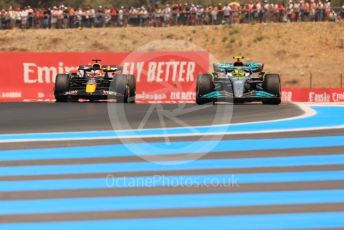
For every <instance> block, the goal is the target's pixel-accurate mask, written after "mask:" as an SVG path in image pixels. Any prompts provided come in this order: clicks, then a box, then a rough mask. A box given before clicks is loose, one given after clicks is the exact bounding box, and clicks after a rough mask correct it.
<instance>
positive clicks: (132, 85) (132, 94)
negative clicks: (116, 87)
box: [128, 75, 136, 103]
mask: <svg viewBox="0 0 344 230" xmlns="http://www.w3.org/2000/svg"><path fill="white" fill-rule="evenodd" d="M128 87H129V98H128V102H129V103H135V101H136V79H135V76H134V75H128Z"/></svg>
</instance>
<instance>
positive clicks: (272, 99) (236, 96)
mask: <svg viewBox="0 0 344 230" xmlns="http://www.w3.org/2000/svg"><path fill="white" fill-rule="evenodd" d="M233 58H234V59H235V60H236V61H235V62H233V63H219V64H214V72H213V73H207V74H199V75H198V77H197V85H196V103H197V104H199V105H201V104H206V103H211V102H212V103H216V102H220V101H225V102H233V103H244V102H252V101H261V102H262V103H263V104H272V105H278V104H280V103H281V83H280V82H281V81H280V75H279V74H273V73H266V72H263V68H264V64H261V63H257V62H243V61H241V60H242V59H244V57H241V56H236V57H233Z"/></svg>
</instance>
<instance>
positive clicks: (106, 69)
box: [78, 65, 123, 72]
mask: <svg viewBox="0 0 344 230" xmlns="http://www.w3.org/2000/svg"><path fill="white" fill-rule="evenodd" d="M78 70H83V71H86V72H90V71H92V70H102V71H104V72H116V71H120V70H123V67H121V66H116V65H104V66H102V67H100V68H99V67H97V68H94V65H93V66H92V65H81V66H79V68H78Z"/></svg>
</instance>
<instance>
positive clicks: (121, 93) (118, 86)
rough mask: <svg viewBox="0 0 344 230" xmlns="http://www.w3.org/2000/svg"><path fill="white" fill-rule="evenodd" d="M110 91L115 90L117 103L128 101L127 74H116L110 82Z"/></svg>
mask: <svg viewBox="0 0 344 230" xmlns="http://www.w3.org/2000/svg"><path fill="white" fill-rule="evenodd" d="M111 87H112V91H114V92H116V93H117V95H116V101H117V103H128V98H129V87H128V75H124V74H119V75H116V76H115V77H114V79H113V81H112V83H111Z"/></svg>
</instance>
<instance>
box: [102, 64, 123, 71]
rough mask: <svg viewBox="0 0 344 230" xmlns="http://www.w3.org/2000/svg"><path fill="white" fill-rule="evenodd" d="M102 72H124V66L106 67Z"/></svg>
mask: <svg viewBox="0 0 344 230" xmlns="http://www.w3.org/2000/svg"><path fill="white" fill-rule="evenodd" d="M102 70H103V71H104V72H116V71H120V70H123V67H122V66H116V65H105V66H103V67H102Z"/></svg>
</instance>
